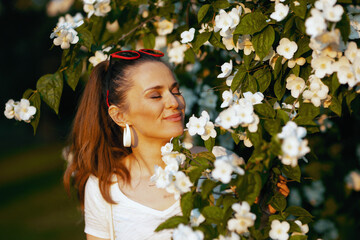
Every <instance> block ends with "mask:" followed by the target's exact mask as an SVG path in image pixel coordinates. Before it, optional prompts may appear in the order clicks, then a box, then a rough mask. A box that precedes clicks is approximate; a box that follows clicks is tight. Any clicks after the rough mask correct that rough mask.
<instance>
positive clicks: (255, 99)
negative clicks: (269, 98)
mask: <svg viewBox="0 0 360 240" xmlns="http://www.w3.org/2000/svg"><path fill="white" fill-rule="evenodd" d="M243 95H244V98H245V99H246V100H247V101H249V102H251V103H252V105H256V104H260V103H261V102H262V100H263V99H264V95H263V94H262V93H261V92H256V93H254V94H253V93H252V92H245V93H243Z"/></svg>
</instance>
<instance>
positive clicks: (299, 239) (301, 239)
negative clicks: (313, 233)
mask: <svg viewBox="0 0 360 240" xmlns="http://www.w3.org/2000/svg"><path fill="white" fill-rule="evenodd" d="M295 224H296V223H295ZM306 239H308V236H306V235H293V236H290V238H289V240H306Z"/></svg>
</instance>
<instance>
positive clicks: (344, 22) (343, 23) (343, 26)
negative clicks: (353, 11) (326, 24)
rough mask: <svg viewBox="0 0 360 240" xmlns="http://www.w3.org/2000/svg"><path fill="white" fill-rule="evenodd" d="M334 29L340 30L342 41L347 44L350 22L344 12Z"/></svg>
mask: <svg viewBox="0 0 360 240" xmlns="http://www.w3.org/2000/svg"><path fill="white" fill-rule="evenodd" d="M336 28H338V29H340V33H341V37H342V40H343V41H344V42H347V41H348V40H349V35H350V20H349V16H348V14H346V12H344V13H343V15H342V17H341V20H340V21H339V22H337V23H336Z"/></svg>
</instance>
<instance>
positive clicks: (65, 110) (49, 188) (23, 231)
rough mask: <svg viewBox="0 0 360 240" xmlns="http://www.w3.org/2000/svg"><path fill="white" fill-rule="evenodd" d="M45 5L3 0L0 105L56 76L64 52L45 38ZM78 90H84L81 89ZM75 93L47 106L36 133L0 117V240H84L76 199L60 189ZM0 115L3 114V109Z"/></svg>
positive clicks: (48, 21) (50, 20) (50, 24)
mask: <svg viewBox="0 0 360 240" xmlns="http://www.w3.org/2000/svg"><path fill="white" fill-rule="evenodd" d="M46 2H47V1H43V0H38V1H31V0H11V1H9V0H1V1H0V24H1V29H2V33H1V36H2V37H1V38H0V43H1V51H0V56H1V58H0V61H1V64H0V79H1V83H2V87H1V88H0V105H1V106H2V108H3V109H5V103H6V102H7V101H8V100H9V99H14V100H15V101H18V100H20V99H21V97H22V94H23V93H24V91H25V90H26V89H27V88H32V89H35V88H36V86H35V84H36V80H37V79H38V78H40V77H41V76H42V75H44V74H47V73H53V72H55V71H56V69H57V68H58V66H59V60H60V56H61V51H60V49H59V48H53V49H51V50H49V49H50V48H51V45H52V41H51V40H50V38H49V36H50V33H51V31H52V29H53V28H54V27H55V25H56V23H57V20H58V18H57V17H48V16H47V14H46V8H45V6H46ZM78 89H81V86H79V87H78ZM76 96H78V94H77V93H76V92H75V93H74V92H73V91H72V90H71V89H70V88H69V87H68V86H67V85H65V86H64V92H63V95H62V102H61V106H60V111H59V112H60V113H59V115H58V116H57V115H56V114H55V113H54V112H52V110H51V109H49V108H48V107H47V106H46V105H45V104H43V106H42V107H41V119H40V124H39V128H38V131H37V134H36V136H34V135H33V130H32V127H31V125H30V124H26V123H24V122H16V121H14V120H8V119H6V118H5V116H4V115H3V114H1V117H0V139H1V140H0V141H1V143H0V233H1V234H0V235H1V236H0V239H4V240H10V239H11V240H12V239H14V240H21V239H27V240H30V239H34V240H35V239H36V240H40V239H59V240H60V239H75V240H76V239H85V234H84V233H83V229H84V222H83V218H82V213H81V211H80V210H79V208H78V202H77V200H76V197H69V196H68V195H67V194H66V191H65V190H64V187H63V184H62V175H63V172H64V168H65V161H64V160H63V158H62V156H61V152H62V148H63V147H64V146H65V140H66V138H67V135H68V132H69V128H70V125H71V120H72V117H73V112H74V109H75V106H76V103H77V98H76ZM2 111H3V110H2Z"/></svg>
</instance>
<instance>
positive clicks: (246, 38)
mask: <svg viewBox="0 0 360 240" xmlns="http://www.w3.org/2000/svg"><path fill="white" fill-rule="evenodd" d="M239 49H240V50H244V54H245V55H247V56H248V55H250V54H251V52H253V51H255V49H254V46H253V45H252V43H251V41H250V35H249V34H246V35H242V36H240V37H239Z"/></svg>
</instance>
